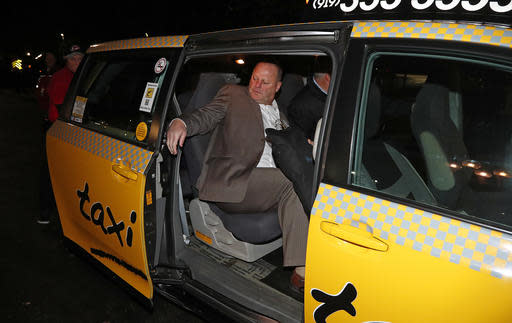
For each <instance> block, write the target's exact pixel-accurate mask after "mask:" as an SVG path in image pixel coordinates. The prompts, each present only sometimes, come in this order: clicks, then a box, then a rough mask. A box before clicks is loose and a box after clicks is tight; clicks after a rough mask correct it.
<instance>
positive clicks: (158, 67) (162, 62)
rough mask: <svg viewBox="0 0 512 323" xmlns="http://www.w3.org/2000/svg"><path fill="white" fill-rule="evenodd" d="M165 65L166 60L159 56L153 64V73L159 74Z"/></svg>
mask: <svg viewBox="0 0 512 323" xmlns="http://www.w3.org/2000/svg"><path fill="white" fill-rule="evenodd" d="M166 66H167V60H166V59H165V58H163V57H162V58H160V59H159V60H158V61H157V62H156V64H155V73H156V74H160V73H162V72H163V71H164V70H165V67H166Z"/></svg>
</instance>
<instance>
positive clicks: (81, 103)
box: [71, 96, 87, 123]
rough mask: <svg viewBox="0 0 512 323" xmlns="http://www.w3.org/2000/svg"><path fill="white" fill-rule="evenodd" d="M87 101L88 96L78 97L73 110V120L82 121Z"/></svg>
mask: <svg viewBox="0 0 512 323" xmlns="http://www.w3.org/2000/svg"><path fill="white" fill-rule="evenodd" d="M86 103H87V98H84V97H83V96H77V97H76V99H75V104H74V105H73V111H72V112H71V120H73V121H75V122H80V123H81V122H82V119H83V117H84V111H85V105H86Z"/></svg>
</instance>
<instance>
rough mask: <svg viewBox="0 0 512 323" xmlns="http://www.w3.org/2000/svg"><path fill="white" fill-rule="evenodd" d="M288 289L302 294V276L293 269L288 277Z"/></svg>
mask: <svg viewBox="0 0 512 323" xmlns="http://www.w3.org/2000/svg"><path fill="white" fill-rule="evenodd" d="M290 289H291V290H292V291H294V292H295V293H298V294H300V295H301V296H304V278H303V277H301V276H299V274H297V272H296V271H295V270H294V271H293V273H292V276H291V277H290Z"/></svg>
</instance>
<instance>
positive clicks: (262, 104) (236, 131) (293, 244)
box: [167, 62, 309, 289]
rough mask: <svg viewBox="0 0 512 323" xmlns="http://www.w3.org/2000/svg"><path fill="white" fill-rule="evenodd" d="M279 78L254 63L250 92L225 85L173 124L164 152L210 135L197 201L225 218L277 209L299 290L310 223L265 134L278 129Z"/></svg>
mask: <svg viewBox="0 0 512 323" xmlns="http://www.w3.org/2000/svg"><path fill="white" fill-rule="evenodd" d="M281 75H282V71H281V68H280V67H279V66H278V65H276V64H273V63H268V62H260V63H258V64H257V65H256V66H255V68H254V70H253V72H252V76H251V80H250V82H249V86H248V87H243V86H239V85H226V86H224V87H223V88H222V89H220V90H219V92H218V93H217V95H216V96H215V98H214V99H213V100H212V101H211V102H210V103H209V104H207V105H205V106H203V107H202V108H200V109H198V110H196V111H195V112H193V113H191V114H190V115H183V116H181V117H180V118H179V119H174V120H173V121H171V124H170V126H169V128H168V130H167V147H168V148H169V151H170V152H171V153H172V154H176V153H177V145H178V144H179V145H180V147H181V146H183V143H184V141H185V138H186V137H188V136H193V135H196V134H205V133H208V132H209V131H211V130H214V132H213V134H212V137H211V139H210V143H209V145H208V149H207V151H206V155H205V160H204V163H203V168H202V170H201V175H200V176H199V179H198V181H197V184H196V186H197V188H198V190H199V198H200V199H202V200H206V201H212V202H216V203H217V205H218V206H219V207H220V208H221V209H223V210H224V211H226V212H234V213H252V212H264V211H268V210H271V209H277V210H278V215H279V222H280V225H281V230H282V232H283V258H284V259H283V264H284V266H293V267H295V270H294V274H293V275H292V283H293V286H294V287H296V288H298V289H301V288H303V286H304V285H303V284H304V265H305V259H306V240H307V231H308V225H309V223H308V219H307V217H306V214H305V213H304V210H303V208H302V205H301V203H300V200H299V198H298V197H297V194H295V191H294V190H293V185H292V183H291V182H290V181H289V180H288V179H287V178H286V177H285V176H284V175H283V173H282V172H281V171H280V170H279V169H278V168H276V167H275V164H274V161H273V159H272V148H271V146H270V144H269V143H268V142H266V141H265V132H264V129H265V128H268V127H270V128H277V129H278V130H279V129H280V128H281V126H280V125H281V124H282V120H283V117H284V116H283V115H281V113H280V111H279V109H278V108H277V103H276V102H275V100H274V97H275V94H276V92H277V91H279V89H280V87H281V81H280V80H281Z"/></svg>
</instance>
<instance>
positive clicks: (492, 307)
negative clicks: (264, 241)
mask: <svg viewBox="0 0 512 323" xmlns="http://www.w3.org/2000/svg"><path fill="white" fill-rule="evenodd" d="M395 24H396V25H395ZM437 25H440V24H437ZM395 26H396V29H395V30H398V28H404V29H405V28H411V30H417V29H418V30H422V31H421V33H424V35H425V36H424V37H425V38H427V34H428V38H436V39H437V37H433V36H431V33H434V34H435V33H436V32H441V31H440V30H442V28H437V27H442V26H436V24H433V23H414V22H396V23H395V22H386V23H379V22H372V23H368V25H366V26H365V23H356V24H355V25H354V30H353V31H352V39H351V41H350V45H349V49H348V51H347V57H346V61H345V64H344V66H345V68H344V71H343V72H342V76H343V82H342V87H341V89H340V92H341V98H340V99H339V102H337V107H336V110H335V112H334V117H333V120H332V123H331V129H330V137H329V142H328V148H327V152H326V161H325V173H324V177H323V179H322V183H321V184H320V186H319V189H318V193H317V196H316V200H315V202H314V206H313V210H312V213H311V221H310V227H309V235H308V250H307V260H306V280H305V283H306V286H305V294H304V297H305V321H306V322H375V321H378V322H511V321H512V312H511V311H510V304H512V279H511V277H512V235H511V229H512V213H511V212H512V211H511V210H512V204H511V199H510V196H512V195H511V193H512V192H511V190H512V157H511V156H510V154H511V152H512V149H511V148H512V147H511V144H510V130H509V129H510V122H511V120H512V113H511V110H510V109H509V108H510V102H511V101H510V89H511V88H512V61H511V60H510V57H511V56H510V49H509V48H510V46H511V42H510V38H508V40H507V39H501V40H502V42H501V43H500V41H501V40H500V39H499V37H500V36H497V37H498V39H497V44H503V47H501V48H500V47H499V45H498V46H491V45H490V44H485V41H486V39H487V41H490V39H491V37H488V38H485V37H475V38H471V37H469V39H471V40H472V41H475V42H480V44H467V43H462V42H457V41H455V39H456V37H455V35H451V36H453V39H454V40H453V41H452V42H449V41H446V40H445V41H436V40H427V39H423V40H411V39H407V40H405V41H404V40H400V39H375V38H366V37H378V36H379V35H382V36H381V37H391V38H392V37H394V35H395V34H396V33H393V32H389V33H388V32H383V33H380V32H378V31H379V28H381V30H384V29H386V28H387V29H389V30H391V31H392V30H393V27H395ZM419 27H421V28H419ZM370 28H373V29H370ZM450 28H453V29H450ZM450 28H448V29H446V30H445V31H443V34H442V36H443V37H444V39H452V38H451V37H449V36H450V35H446V33H450V32H452V33H462V34H464V35H465V36H467V35H468V34H469V33H474V34H475V35H477V34H479V33H480V32H482V33H483V32H484V31H485V32H486V33H489V32H490V33H491V34H493V33H495V32H496V35H503V34H506V33H509V34H510V33H511V32H512V30H500V29H499V28H497V27H496V28H494V27H484V26H467V25H461V24H459V25H456V24H453V25H450ZM372 30H377V32H375V33H373V32H372V33H371V34H372V35H371V36H367V34H370V33H369V32H367V31H370V32H371V31H372ZM424 30H426V31H424ZM450 30H451V31H450ZM461 30H462V31H461ZM405 35H407V34H405ZM419 35H420V37H422V36H421V35H423V34H419ZM434 36H435V35H434ZM359 37H361V38H359ZM397 37H398V36H397ZM400 37H407V36H404V34H401V36H400ZM465 39H467V38H465ZM493 42H494V40H493ZM482 43H484V44H482ZM427 46H428V47H427ZM422 48H425V49H422ZM448 49H449V50H448ZM490 55H493V56H490ZM506 107H509V108H508V109H507V108H506ZM353 125H354V126H355V128H354V126H353Z"/></svg>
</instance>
